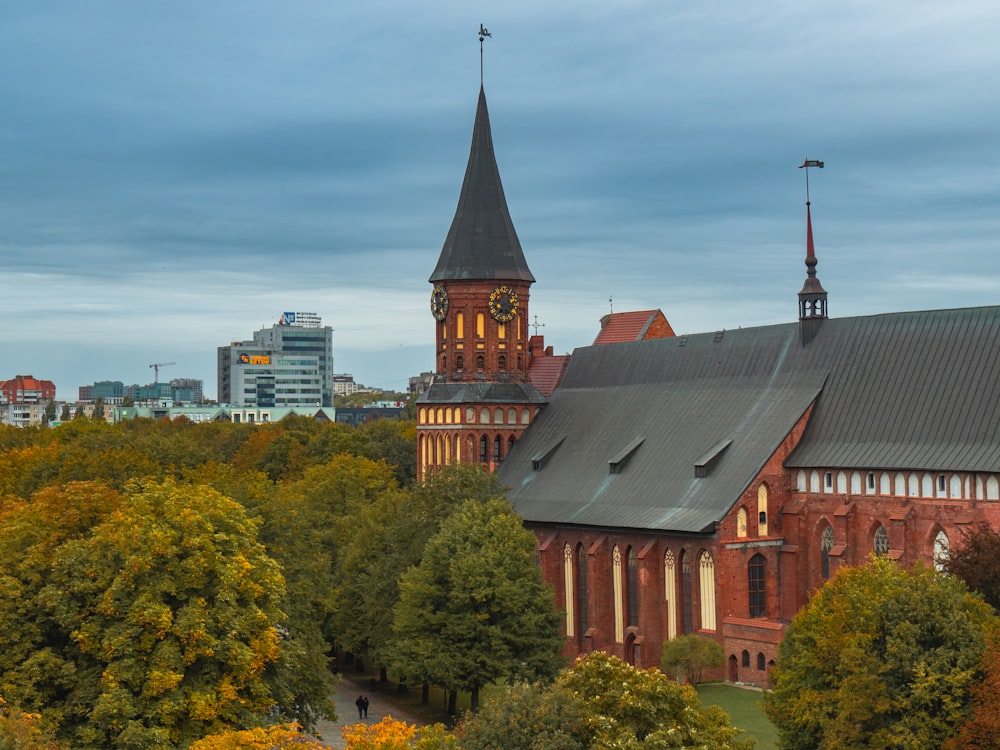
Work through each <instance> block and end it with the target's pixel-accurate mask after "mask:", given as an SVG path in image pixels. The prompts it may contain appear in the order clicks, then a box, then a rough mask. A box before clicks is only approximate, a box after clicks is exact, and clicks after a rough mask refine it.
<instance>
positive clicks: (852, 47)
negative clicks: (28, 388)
mask: <svg viewBox="0 0 1000 750" xmlns="http://www.w3.org/2000/svg"><path fill="white" fill-rule="evenodd" d="M481 23H482V24H484V25H485V26H486V28H487V29H488V30H489V31H490V33H491V34H492V36H491V37H490V38H487V39H486V40H485V43H484V45H483V83H484V86H485V91H486V97H487V101H488V105H489V112H490V120H491V124H492V131H493V141H494V148H495V151H496V157H497V163H498V165H499V168H500V174H501V178H502V180H503V184H504V190H505V193H506V196H507V203H508V207H509V209H510V213H511V216H512V218H513V221H514V225H515V227H516V229H517V232H518V236H519V238H520V241H521V245H522V248H523V249H524V253H525V257H526V259H527V261H528V265H529V267H530V268H531V270H532V273H533V274H534V276H535V279H536V282H535V284H534V286H533V287H532V290H531V299H530V315H531V321H530V322H536V316H537V323H539V324H540V327H539V328H538V329H537V330H538V332H539V333H541V334H543V335H544V336H545V339H546V344H549V345H551V346H552V347H553V349H554V351H555V352H556V353H558V354H561V353H567V352H571V351H572V350H573V349H574V348H576V347H579V346H587V345H589V344H590V343H591V342H592V341H593V339H594V337H595V336H596V334H597V332H598V329H599V320H600V318H601V316H602V315H605V314H606V313H607V312H609V311H610V310H611V309H613V310H614V311H619V312H621V311H626V310H648V309H656V308H659V309H662V310H663V312H664V314H665V315H666V317H667V319H668V320H669V321H670V323H671V325H672V326H673V328H674V330H675V331H676V332H677V333H679V334H681V333H698V332H706V331H715V330H719V329H723V328H728V329H732V328H737V327H749V326H758V325H769V324H774V323H784V322H791V321H794V320H796V319H797V315H798V312H797V297H796V294H797V292H798V291H799V289H800V288H801V287H802V282H803V280H804V279H805V266H804V264H803V260H804V256H805V199H806V191H805V187H806V185H805V172H806V170H802V169H798V168H797V167H798V166H799V165H800V164H802V163H803V161H804V160H805V159H818V160H822V161H824V163H825V167H824V168H823V169H822V170H820V169H810V170H808V172H809V191H810V199H811V202H812V206H811V210H812V220H813V231H814V236H815V244H816V255H817V257H818V259H819V265H818V276H819V279H820V281H821V282H822V284H823V286H824V287H825V289H826V290H827V291H828V293H829V308H828V310H829V314H830V315H831V317H847V316H855V315H870V314H876V313H883V312H893V311H903V310H922V309H939V308H952V307H965V306H979V305H995V304H1000V252H998V251H1000V245H998V243H1000V239H998V238H1000V87H998V81H1000V44H998V43H997V39H996V36H997V30H998V29H1000V3H997V2H996V0H955V1H953V2H950V3H941V2H939V0H934V1H927V0H905V1H904V0H882V1H881V2H871V0H838V1H837V2H830V1H829V0H813V1H811V2H801V0H798V1H796V2H790V1H786V0H770V1H769V2H766V3H747V2H745V1H744V0H740V1H737V0H672V2H663V0H650V1H646V0H611V1H610V2H608V0H603V1H602V2H593V1H592V0H574V1H573V2H565V1H564V0H549V1H548V2H543V3H540V2H537V0H504V2H502V3H501V2H487V1H483V2H477V3H470V2H468V0H464V1H458V0H454V1H452V0H445V1H443V2H433V3H424V4H420V5H415V4H413V3H409V2H402V1H401V0H366V2H364V3H348V2H332V1H331V0H325V1H323V2H321V1H319V0H295V1H294V2H277V1H276V0H270V1H267V0H240V1H239V2H237V0H228V1H227V2H223V1H221V0H197V1H195V0H171V2H162V1H161V2H146V3H136V2H134V0H88V2H85V3H84V2H52V3H40V2H37V1H36V0H5V2H4V3H3V5H2V8H0V284H2V286H0V290H2V291H0V320H2V321H3V325H2V326H0V379H5V378H12V377H14V376H15V375H18V374H23V375H34V376H36V377H38V378H42V379H46V380H52V381H53V382H55V384H56V387H57V398H59V399H68V400H74V399H75V398H76V396H77V389H78V387H79V386H81V385H87V384H90V383H93V382H95V381H99V380H121V381H123V382H124V383H126V384H132V383H138V384H146V383H150V382H152V381H153V377H154V369H153V368H151V366H150V365H152V364H153V363H160V362H164V363H165V362H174V363H176V364H173V365H169V366H164V367H162V368H160V372H159V377H160V379H161V380H164V379H169V378H180V377H190V378H201V379H202V380H204V382H205V391H206V394H207V395H208V396H210V397H214V396H215V395H216V393H217V389H216V356H217V354H216V350H217V347H219V346H222V345H226V344H228V343H230V342H231V341H237V340H244V339H249V338H251V335H252V332H253V331H254V330H257V329H258V328H261V327H264V326H269V325H271V324H273V323H276V322H277V320H278V318H279V316H280V315H281V313H282V312H283V311H286V310H287V311H306V312H315V313H317V314H319V315H320V316H321V317H322V319H323V323H324V324H327V325H330V326H332V327H333V329H334V334H333V337H334V358H335V364H334V368H335V370H336V371H337V372H341V373H351V374H353V375H354V377H355V380H357V381H358V382H361V383H363V384H366V385H370V386H376V387H382V388H386V389H390V390H396V391H403V390H405V389H406V386H407V382H408V379H409V377H410V376H412V375H417V374H419V373H420V372H422V371H428V370H431V369H432V368H433V364H434V326H433V322H434V321H433V319H432V317H431V314H430V309H429V298H430V293H431V289H432V285H431V284H430V283H429V282H428V281H427V278H428V276H429V275H430V273H431V271H432V270H433V269H434V266H435V263H436V262H437V258H438V255H439V253H440V251H441V246H442V244H443V242H444V239H445V235H446V234H447V231H448V228H449V226H450V224H451V220H452V218H453V216H454V212H455V207H456V203H457V200H458V193H459V189H460V187H461V184H462V177H463V175H464V172H465V166H466V161H467V159H468V154H469V146H470V141H471V135H472V125H473V120H474V115H475V107H476V100H477V97H478V93H479V85H480V44H479V36H478V30H479V26H480V24H481Z"/></svg>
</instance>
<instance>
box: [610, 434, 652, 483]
mask: <svg viewBox="0 0 1000 750" xmlns="http://www.w3.org/2000/svg"><path fill="white" fill-rule="evenodd" d="M645 440H646V438H644V437H637V438H635V440H633V441H632V442H630V443H629V444H628V445H626V446H625V447H624V448H622V449H621V450H620V451H618V453H616V454H615V455H614V456H612V457H611V458H610V459H609V460H608V472H609V473H611V474H621V473H622V470H623V469H624V468H625V464H627V463H628V462H629V459H631V458H632V456H633V455H635V452H636V451H637V450H639V446H640V445H642V444H643V442H644V441H645Z"/></svg>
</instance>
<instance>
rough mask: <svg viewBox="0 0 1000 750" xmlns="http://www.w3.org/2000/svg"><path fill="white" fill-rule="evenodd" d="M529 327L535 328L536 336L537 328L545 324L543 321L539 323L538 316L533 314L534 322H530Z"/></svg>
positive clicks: (543, 326)
mask: <svg viewBox="0 0 1000 750" xmlns="http://www.w3.org/2000/svg"><path fill="white" fill-rule="evenodd" d="M531 327H532V328H534V329H535V335H536V336H537V335H538V329H539V328H545V324H544V323H539V322H538V316H537V315H536V316H535V322H534V323H531Z"/></svg>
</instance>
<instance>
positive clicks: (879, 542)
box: [872, 526, 889, 557]
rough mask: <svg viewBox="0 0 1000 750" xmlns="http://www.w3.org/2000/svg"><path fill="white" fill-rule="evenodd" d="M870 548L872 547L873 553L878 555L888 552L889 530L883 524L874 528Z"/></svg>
mask: <svg viewBox="0 0 1000 750" xmlns="http://www.w3.org/2000/svg"><path fill="white" fill-rule="evenodd" d="M872 549H874V550H875V554H876V555H879V556H880V557H881V556H883V555H888V554H889V532H888V531H886V530H885V526H879V527H878V529H876V531H875V540H874V542H873V544H872Z"/></svg>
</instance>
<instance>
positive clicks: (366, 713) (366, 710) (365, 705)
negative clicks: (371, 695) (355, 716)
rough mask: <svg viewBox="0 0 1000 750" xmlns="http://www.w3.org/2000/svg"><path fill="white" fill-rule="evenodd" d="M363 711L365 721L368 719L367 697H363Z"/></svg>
mask: <svg viewBox="0 0 1000 750" xmlns="http://www.w3.org/2000/svg"><path fill="white" fill-rule="evenodd" d="M364 711H365V718H366V719H367V718H368V696H365V702H364Z"/></svg>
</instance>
